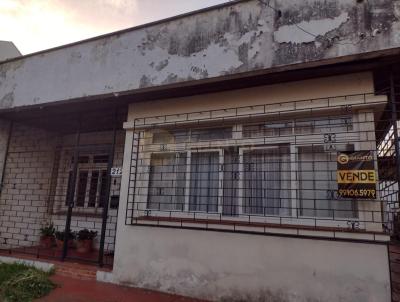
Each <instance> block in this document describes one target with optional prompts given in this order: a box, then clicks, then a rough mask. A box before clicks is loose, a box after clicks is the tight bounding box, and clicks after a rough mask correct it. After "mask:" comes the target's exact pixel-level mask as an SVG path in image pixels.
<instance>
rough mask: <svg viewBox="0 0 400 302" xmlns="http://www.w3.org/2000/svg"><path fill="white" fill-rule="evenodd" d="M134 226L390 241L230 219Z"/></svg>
mask: <svg viewBox="0 0 400 302" xmlns="http://www.w3.org/2000/svg"><path fill="white" fill-rule="evenodd" d="M133 224H137V225H146V226H159V227H176V228H188V229H204V230H215V231H229V232H249V233H264V234H277V235H278V234H279V235H282V236H285V235H287V236H298V237H319V238H331V239H338V240H340V239H344V240H360V241H379V242H386V241H389V239H390V238H389V235H387V234H386V233H384V232H383V231H382V232H373V231H367V230H364V229H351V228H344V227H343V228H340V227H324V226H307V225H295V224H290V225H288V224H274V223H259V222H250V223H249V222H243V221H232V220H214V219H190V218H176V217H159V216H157V217H152V216H140V217H137V218H134V221H133Z"/></svg>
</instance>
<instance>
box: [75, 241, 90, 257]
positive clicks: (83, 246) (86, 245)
mask: <svg viewBox="0 0 400 302" xmlns="http://www.w3.org/2000/svg"><path fill="white" fill-rule="evenodd" d="M92 250H93V240H92V239H88V240H78V241H77V242H76V251H77V252H78V253H80V254H88V253H90V252H91V251H92Z"/></svg>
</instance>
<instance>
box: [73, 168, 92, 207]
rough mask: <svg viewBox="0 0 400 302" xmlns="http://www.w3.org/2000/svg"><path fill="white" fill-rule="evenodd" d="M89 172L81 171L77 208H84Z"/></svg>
mask: <svg viewBox="0 0 400 302" xmlns="http://www.w3.org/2000/svg"><path fill="white" fill-rule="evenodd" d="M88 174H89V173H88V171H79V175H78V190H77V196H76V206H77V207H84V206H85V198H86V187H87V181H88Z"/></svg>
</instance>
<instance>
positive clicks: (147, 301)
mask: <svg viewBox="0 0 400 302" xmlns="http://www.w3.org/2000/svg"><path fill="white" fill-rule="evenodd" d="M51 279H52V280H53V281H54V282H55V283H56V284H57V285H59V287H57V288H56V289H55V290H54V291H53V292H51V293H50V295H48V296H46V297H44V298H41V299H39V300H36V301H37V302H205V301H201V300H196V299H191V298H185V297H181V296H174V295H169V294H164V293H158V292H153V291H148V290H142V289H136V288H130V287H124V286H117V285H113V284H107V283H100V282H96V281H82V280H78V279H72V278H69V277H64V276H60V275H57V274H56V275H54V276H53V277H52V278H51Z"/></svg>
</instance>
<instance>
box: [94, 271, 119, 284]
mask: <svg viewBox="0 0 400 302" xmlns="http://www.w3.org/2000/svg"><path fill="white" fill-rule="evenodd" d="M96 280H97V281H99V282H104V283H112V284H118V282H117V281H116V280H115V277H114V274H113V273H112V272H105V271H97V273H96Z"/></svg>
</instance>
